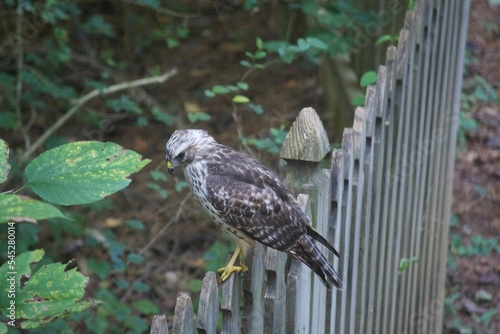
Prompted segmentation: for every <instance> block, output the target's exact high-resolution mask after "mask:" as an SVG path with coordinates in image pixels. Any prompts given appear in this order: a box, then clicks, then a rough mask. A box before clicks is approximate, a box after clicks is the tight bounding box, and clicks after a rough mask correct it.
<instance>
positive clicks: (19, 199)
mask: <svg viewBox="0 0 500 334" xmlns="http://www.w3.org/2000/svg"><path fill="white" fill-rule="evenodd" d="M64 217H65V216H64V215H63V214H62V212H61V211H59V209H58V208H56V207H55V206H53V205H51V204H48V203H44V202H41V201H37V200H34V199H32V198H29V197H26V196H19V195H14V194H0V224H1V223H7V222H9V221H15V222H20V221H28V222H32V223H36V221H37V220H41V219H48V218H64Z"/></svg>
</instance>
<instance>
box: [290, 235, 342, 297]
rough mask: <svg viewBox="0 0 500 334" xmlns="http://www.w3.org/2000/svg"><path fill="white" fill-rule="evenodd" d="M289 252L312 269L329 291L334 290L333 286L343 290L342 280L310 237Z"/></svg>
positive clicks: (303, 237) (302, 239)
mask: <svg viewBox="0 0 500 334" xmlns="http://www.w3.org/2000/svg"><path fill="white" fill-rule="evenodd" d="M289 252H290V253H291V254H292V255H293V256H295V257H296V258H297V259H299V260H300V261H302V262H303V263H304V264H306V265H307V266H308V267H309V268H311V269H312V270H313V271H314V272H315V273H316V275H318V277H319V278H320V280H321V282H323V284H324V285H325V286H326V287H327V288H328V289H329V290H331V289H332V288H333V287H332V285H333V286H335V287H336V288H337V289H339V290H341V289H342V280H341V279H340V277H339V275H338V274H337V272H335V269H333V267H332V266H331V265H330V263H329V262H328V261H327V260H326V258H325V257H324V256H323V254H321V252H320V251H319V249H318V247H316V245H315V244H314V243H313V242H312V240H311V238H309V236H307V235H303V236H302V237H300V239H299V241H298V243H297V244H296V245H295V246H294V247H292V248H291V249H290V250H289Z"/></svg>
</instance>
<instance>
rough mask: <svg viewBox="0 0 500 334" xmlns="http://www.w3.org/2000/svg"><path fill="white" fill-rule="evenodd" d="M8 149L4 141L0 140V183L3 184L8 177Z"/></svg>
mask: <svg viewBox="0 0 500 334" xmlns="http://www.w3.org/2000/svg"><path fill="white" fill-rule="evenodd" d="M9 171H10V164H9V147H8V146H7V143H6V142H5V140H3V139H0V183H4V182H5V181H6V180H7V177H8V176H9Z"/></svg>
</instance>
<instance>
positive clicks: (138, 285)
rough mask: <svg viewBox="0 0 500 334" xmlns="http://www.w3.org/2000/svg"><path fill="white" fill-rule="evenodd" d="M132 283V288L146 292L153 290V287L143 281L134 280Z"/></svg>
mask: <svg viewBox="0 0 500 334" xmlns="http://www.w3.org/2000/svg"><path fill="white" fill-rule="evenodd" d="M131 285H132V289H134V290H136V291H139V292H146V291H149V290H151V287H150V286H149V285H148V284H146V283H144V282H142V281H133V282H132V284H131Z"/></svg>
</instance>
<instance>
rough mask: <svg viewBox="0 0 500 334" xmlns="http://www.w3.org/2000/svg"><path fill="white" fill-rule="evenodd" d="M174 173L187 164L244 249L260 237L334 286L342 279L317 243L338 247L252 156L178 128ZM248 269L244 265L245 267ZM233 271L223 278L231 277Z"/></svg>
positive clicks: (171, 157) (194, 185)
mask: <svg viewBox="0 0 500 334" xmlns="http://www.w3.org/2000/svg"><path fill="white" fill-rule="evenodd" d="M166 159H167V165H168V169H169V172H171V173H172V172H173V170H174V169H175V168H176V167H177V166H181V167H183V168H184V175H185V177H186V181H187V183H188V184H189V187H190V188H191V191H192V192H193V194H194V196H195V197H196V198H197V199H198V201H199V202H200V203H201V205H202V206H203V208H204V210H205V211H206V212H207V213H208V214H209V215H210V217H212V219H213V220H214V221H215V222H216V223H217V225H219V226H220V227H221V228H222V229H223V230H225V231H226V232H228V233H229V234H230V235H231V236H232V237H234V238H235V239H236V241H237V243H238V246H239V247H240V248H242V249H245V248H247V247H248V246H250V245H252V244H253V242H254V241H258V242H260V243H262V244H264V245H266V246H268V247H272V248H275V249H277V250H280V251H283V252H287V253H290V254H292V255H293V256H294V257H296V258H297V259H299V260H300V261H302V262H303V263H305V264H306V265H307V266H309V267H310V268H311V269H312V270H313V271H314V272H315V273H316V274H317V275H318V277H319V278H320V279H321V281H322V282H323V283H324V284H325V285H326V286H327V287H328V288H329V289H331V288H332V285H333V286H335V287H337V288H341V287H342V282H341V280H340V278H339V276H338V275H337V273H336V272H335V270H334V269H333V268H332V266H331V265H330V264H329V263H328V261H327V260H326V259H325V257H324V256H323V255H322V254H321V252H320V251H319V249H318V248H317V247H316V245H315V244H314V242H313V240H316V241H318V242H320V243H322V244H323V245H325V246H326V247H327V248H328V249H329V250H330V251H332V252H333V253H334V254H335V255H336V256H339V254H338V252H337V251H336V250H335V249H334V248H333V246H332V245H330V244H329V243H328V241H326V240H325V239H324V238H323V237H322V236H321V235H320V234H318V232H316V231H315V230H314V229H313V228H312V227H311V225H310V220H309V218H308V217H307V215H306V214H305V213H304V212H303V211H302V210H301V209H300V208H299V206H298V204H297V203H296V201H295V199H294V198H293V196H292V195H291V194H290V193H289V191H288V190H287V189H286V187H285V185H284V184H283V183H282V182H281V181H280V180H279V179H278V177H277V176H276V175H275V174H274V173H273V172H271V171H270V170H269V169H267V168H266V167H265V166H264V165H262V164H261V163H259V162H257V161H256V160H255V159H253V158H252V157H250V156H248V155H245V154H243V153H241V152H238V151H236V150H234V149H232V148H230V147H228V146H224V145H221V144H219V143H217V142H216V141H215V140H214V139H213V138H212V137H211V136H209V135H208V134H207V132H206V131H203V130H177V131H175V132H174V133H173V134H172V136H171V138H170V139H169V141H168V142H167V155H166ZM243 268H244V267H243ZM228 275H230V272H229V273H228V274H227V275H226V277H223V279H225V278H227V276H228Z"/></svg>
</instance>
